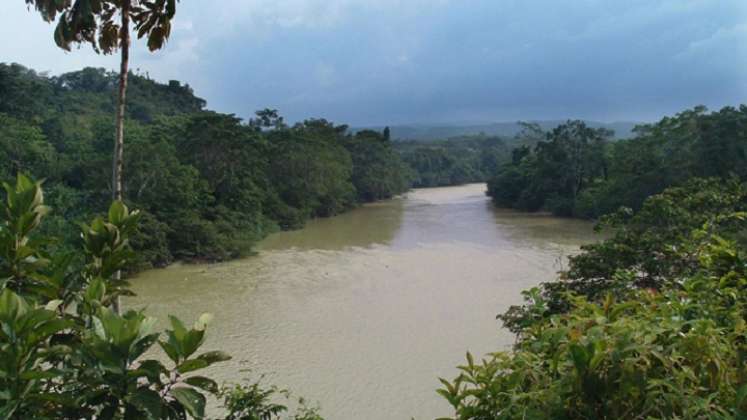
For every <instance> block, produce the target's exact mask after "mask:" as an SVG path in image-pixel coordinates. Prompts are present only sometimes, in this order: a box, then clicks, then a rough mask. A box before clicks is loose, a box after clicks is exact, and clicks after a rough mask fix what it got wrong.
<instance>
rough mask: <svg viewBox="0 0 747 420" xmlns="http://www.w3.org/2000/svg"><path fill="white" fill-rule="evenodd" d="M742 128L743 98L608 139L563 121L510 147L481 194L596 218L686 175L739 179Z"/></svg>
mask: <svg viewBox="0 0 747 420" xmlns="http://www.w3.org/2000/svg"><path fill="white" fill-rule="evenodd" d="M745 127H747V107H746V106H744V105H742V106H740V107H739V108H733V107H725V108H723V109H721V110H720V111H717V112H712V113H707V112H706V109H705V108H704V107H696V108H694V109H692V110H687V111H684V112H681V113H679V114H677V115H676V116H674V117H666V118H663V119H662V120H661V121H659V122H658V123H656V124H650V125H643V126H639V127H637V128H636V130H635V134H636V136H635V137H634V138H632V139H629V140H618V141H614V142H610V141H608V139H609V137H610V133H609V132H607V131H605V130H600V129H597V130H593V129H590V128H588V127H586V126H585V125H584V124H583V123H581V122H578V121H572V122H568V123H566V124H564V125H561V126H559V127H557V128H556V129H555V130H553V131H552V132H550V133H546V134H545V140H544V141H538V142H532V141H527V142H526V144H527V145H532V146H531V147H527V148H525V149H522V150H521V151H520V152H518V149H517V150H516V151H515V152H514V159H513V160H512V161H511V162H509V163H507V164H505V165H504V166H503V167H502V168H500V169H499V170H498V171H496V172H494V173H493V175H492V177H491V179H490V181H489V184H488V193H489V195H490V196H491V197H493V201H494V202H495V203H496V204H497V205H499V206H503V207H512V208H517V209H520V210H529V211H536V210H547V211H550V212H553V213H554V214H557V215H562V216H577V217H584V218H598V217H600V216H603V215H605V214H609V213H612V212H614V211H616V210H617V209H618V208H620V207H621V206H625V207H629V208H631V209H634V210H637V209H639V208H641V206H642V205H643V202H644V200H645V199H646V198H647V197H649V196H651V195H654V194H658V193H660V192H662V191H663V190H664V189H666V188H667V187H670V186H678V185H682V184H684V183H685V182H687V181H688V180H689V179H691V178H693V177H719V178H722V179H726V178H728V177H730V176H732V175H735V176H737V177H739V178H740V179H746V177H747V172H745V169H744V168H745V167H747V136H745V134H744V133H745ZM526 134H531V133H524V134H522V135H520V136H518V137H517V139H519V141H521V139H525V138H528V137H527V135H526ZM536 134H537V132H536V130H535V132H534V135H535V137H536ZM517 153H518V154H517Z"/></svg>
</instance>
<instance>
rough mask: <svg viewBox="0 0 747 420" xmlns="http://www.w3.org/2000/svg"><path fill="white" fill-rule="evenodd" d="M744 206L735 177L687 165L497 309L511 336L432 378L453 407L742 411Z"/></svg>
mask: <svg viewBox="0 0 747 420" xmlns="http://www.w3.org/2000/svg"><path fill="white" fill-rule="evenodd" d="M746 207H747V185H745V184H742V183H740V182H739V181H737V180H731V181H728V182H724V181H721V180H719V179H707V180H702V179H694V180H691V181H689V182H687V183H686V184H685V185H684V186H682V187H673V188H670V189H667V190H666V191H665V192H664V193H662V194H660V195H655V196H652V197H650V198H649V199H647V200H645V202H644V204H643V206H642V209H641V210H640V211H639V212H637V213H635V214H634V215H631V214H630V212H626V211H623V212H620V213H618V214H615V215H614V216H610V217H608V218H606V220H605V223H608V224H610V225H611V226H614V227H615V228H616V230H615V233H614V236H612V237H611V238H610V239H608V240H606V241H603V242H601V243H599V244H594V245H589V246H586V247H584V250H583V252H582V253H581V254H580V255H578V256H575V257H573V258H571V261H570V267H569V269H568V270H567V271H565V272H563V273H562V276H561V278H560V279H559V280H558V281H555V282H550V283H546V284H543V285H542V286H541V287H539V288H535V289H532V290H530V291H527V292H525V298H526V303H525V304H524V305H522V306H517V307H513V308H511V309H510V310H509V311H508V312H506V313H505V314H503V315H501V316H500V317H499V318H500V319H501V320H502V321H503V322H504V324H505V325H506V326H507V327H509V328H510V329H511V330H512V331H514V332H515V333H516V334H517V343H516V345H515V347H514V350H513V351H512V352H499V353H495V354H492V355H489V356H488V357H487V358H486V359H485V360H483V361H482V362H480V363H475V362H474V360H473V359H472V357H471V356H470V357H468V363H467V365H465V366H463V367H461V369H462V371H463V374H462V375H460V376H459V377H458V378H456V379H455V380H454V381H452V382H448V381H444V384H445V388H443V389H442V390H440V392H441V394H442V395H444V396H445V397H446V398H447V399H448V400H449V401H450V402H451V403H452V405H453V406H454V408H455V410H456V418H460V419H504V418H505V419H511V418H545V417H550V418H559V419H571V418H586V419H592V418H593V419H614V418H636V419H638V418H641V419H642V418H709V419H714V418H723V419H727V418H743V417H744V416H745V415H746V414H747V400H745V396H746V395H747V370H745V364H744V360H745V354H747V347H746V343H747V340H746V339H747V329H746V328H745V326H747V323H746V322H745V317H746V316H747V309H746V308H747V298H746V297H747V263H746V262H745V261H746V260H745V253H744V249H745V247H744V245H745V242H744V239H745V236H744V233H745V231H746V229H747V223H746V222H747V220H745V217H746V216H747V213H745V209H746Z"/></svg>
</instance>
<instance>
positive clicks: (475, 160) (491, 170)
mask: <svg viewBox="0 0 747 420" xmlns="http://www.w3.org/2000/svg"><path fill="white" fill-rule="evenodd" d="M510 146H511V144H510V142H507V141H506V140H504V139H502V138H500V137H488V136H482V135H480V136H467V137H455V138H450V139H448V140H439V141H428V142H423V141H396V142H394V148H395V150H397V151H398V152H399V153H400V155H401V156H402V159H403V160H404V161H405V162H406V163H407V164H408V166H409V167H410V168H411V169H412V174H413V175H412V184H413V186H414V187H440V186H447V185H459V184H465V183H469V182H485V181H487V179H488V178H489V177H490V176H491V175H492V174H495V173H496V172H497V171H498V170H499V168H500V166H501V165H502V164H504V163H505V162H506V161H507V160H509V159H510V155H511V149H510Z"/></svg>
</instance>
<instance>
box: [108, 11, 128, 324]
mask: <svg viewBox="0 0 747 420" xmlns="http://www.w3.org/2000/svg"><path fill="white" fill-rule="evenodd" d="M120 50H121V52H122V58H121V61H120V66H119V92H118V95H117V117H116V121H115V125H116V133H115V137H114V157H113V159H112V200H119V201H121V200H122V167H123V165H124V163H123V160H124V118H125V99H126V96H127V76H128V73H129V66H130V0H125V1H124V2H123V3H122V28H121V33H120ZM121 278H122V273H121V272H119V271H117V273H116V274H115V275H114V280H115V281H119V280H120V279H121ZM112 306H113V309H114V312H116V313H119V312H120V310H119V307H120V305H119V297H117V298H116V299H115V300H114V302H113V304H112Z"/></svg>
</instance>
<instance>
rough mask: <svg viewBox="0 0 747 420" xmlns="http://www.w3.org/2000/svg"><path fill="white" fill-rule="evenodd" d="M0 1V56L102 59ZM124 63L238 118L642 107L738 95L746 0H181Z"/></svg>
mask: <svg viewBox="0 0 747 420" xmlns="http://www.w3.org/2000/svg"><path fill="white" fill-rule="evenodd" d="M2 1H3V6H2V13H0V39H2V40H3V41H2V42H1V43H0V61H5V62H18V63H21V64H24V65H26V66H28V67H32V68H34V69H36V70H39V71H50V72H51V73H53V74H57V73H61V72H65V71H70V70H76V69H79V68H81V67H84V66H97V67H106V68H109V69H115V68H117V65H118V61H117V60H118V59H117V57H116V56H97V55H96V54H94V53H93V52H92V51H90V48H88V47H84V48H82V49H80V50H77V51H73V52H72V53H64V52H62V51H60V50H58V49H57V48H56V47H55V46H54V42H53V41H52V31H53V27H52V26H51V25H48V24H46V23H44V22H43V21H42V20H41V19H40V17H39V16H38V15H36V14H35V13H32V12H29V11H28V10H27V9H26V7H25V3H24V1H23V0H2ZM131 65H132V67H133V68H139V69H140V70H141V71H142V72H147V73H148V74H149V75H150V76H151V77H153V78H155V79H157V80H161V81H167V80H169V79H178V80H181V81H183V82H187V83H189V84H190V85H191V86H193V87H194V88H195V91H196V93H197V94H198V96H201V97H203V98H205V99H207V101H208V107H210V108H212V109H216V110H219V111H224V112H231V113H236V114H237V115H240V116H242V117H246V116H248V115H250V114H251V113H252V112H253V111H254V110H256V109H259V108H265V107H271V108H277V109H279V110H280V111H281V113H282V114H283V115H285V116H286V117H287V118H288V119H289V120H292V121H295V120H298V119H303V118H306V117H324V118H327V119H331V120H334V121H336V122H339V123H348V124H352V125H358V126H361V125H384V124H401V123H417V122H422V123H434V122H436V123H437V122H442V123H448V122H457V121H475V122H477V121H483V122H484V121H512V120H517V119H563V118H586V119H593V120H600V121H615V120H635V121H650V120H655V119H658V118H660V117H661V116H663V115H667V114H672V113H675V112H677V111H680V110H683V109H685V108H689V107H692V106H695V105H697V104H704V105H706V106H708V107H709V108H712V109H716V108H719V107H721V106H724V105H736V104H739V103H741V102H747V100H746V99H745V95H747V1H745V0H693V1H690V0H609V1H601V0H598V1H595V0H573V1H571V0H568V1H561V0H516V1H513V0H512V1H508V0H181V2H180V4H179V8H178V11H177V17H176V22H175V28H174V30H173V32H172V38H171V41H170V42H169V44H168V45H167V47H166V49H165V50H163V51H161V52H157V53H155V54H150V53H148V52H147V50H146V49H145V47H144V46H143V45H142V44H137V45H136V46H135V51H134V52H133V54H132V60H131Z"/></svg>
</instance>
